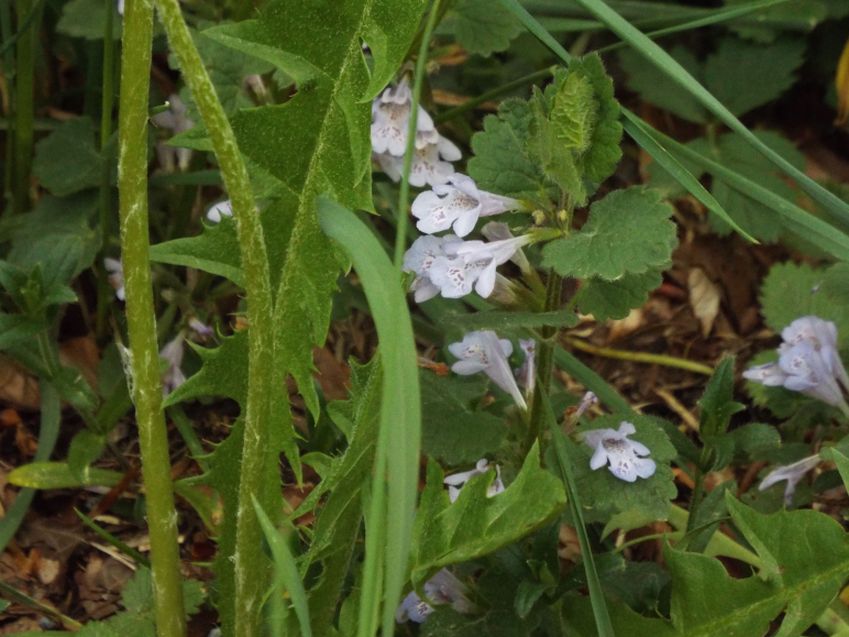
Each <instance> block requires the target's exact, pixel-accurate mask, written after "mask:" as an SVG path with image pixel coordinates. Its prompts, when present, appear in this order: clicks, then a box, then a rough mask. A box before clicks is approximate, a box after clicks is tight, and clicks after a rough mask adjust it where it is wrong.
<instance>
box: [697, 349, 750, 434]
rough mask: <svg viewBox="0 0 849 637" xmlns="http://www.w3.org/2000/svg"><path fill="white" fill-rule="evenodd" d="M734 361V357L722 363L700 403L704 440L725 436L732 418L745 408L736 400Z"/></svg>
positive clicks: (701, 432)
mask: <svg viewBox="0 0 849 637" xmlns="http://www.w3.org/2000/svg"><path fill="white" fill-rule="evenodd" d="M734 361H735V359H734V357H733V356H726V357H725V358H723V359H722V361H720V363H719V365H717V366H716V369H715V370H714V372H713V375H712V376H711V377H710V380H709V381H708V384H707V387H705V393H704V394H702V398H701V400H700V401H699V409H700V413H699V433H700V435H701V436H702V439H703V440H709V439H710V438H712V437H715V436H721V435H722V434H724V433H725V431H726V430H727V429H728V425H729V423H730V422H731V416H733V415H734V414H736V413H737V412H739V411H742V410H743V409H744V408H745V407H744V405H741V404H740V403H738V402H736V401H735V400H734Z"/></svg>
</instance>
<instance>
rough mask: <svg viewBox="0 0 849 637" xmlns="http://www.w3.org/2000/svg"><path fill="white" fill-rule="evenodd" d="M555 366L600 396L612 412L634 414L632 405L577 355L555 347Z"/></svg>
mask: <svg viewBox="0 0 849 637" xmlns="http://www.w3.org/2000/svg"><path fill="white" fill-rule="evenodd" d="M554 364H555V365H557V366H558V367H559V368H560V369H562V370H563V371H565V372H566V373H567V374H569V375H570V376H571V377H572V378H574V379H575V380H577V381H580V382H581V384H583V386H584V387H586V388H587V389H589V390H590V391H591V392H593V393H594V394H595V395H596V396H598V399H599V400H600V401H601V402H602V404H604V405H607V406H608V407H609V408H610V410H611V411H616V412H621V413H623V414H627V413H633V410H632V409H631V405H629V404H628V401H627V400H625V398H623V397H622V394H620V393H619V392H618V391H616V389H615V388H614V387H613V386H612V385H610V384H608V383H607V381H605V380H604V379H603V378H602V377H601V376H599V375H598V374H596V373H595V372H594V371H593V370H591V369H590V368H589V367H587V366H586V365H584V364H583V363H582V362H581V361H579V360H578V359H577V358H575V355H574V354H572V353H571V352H567V351H566V350H565V349H563V348H562V347H555V348H554Z"/></svg>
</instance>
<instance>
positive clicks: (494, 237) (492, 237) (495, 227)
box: [481, 221, 531, 272]
mask: <svg viewBox="0 0 849 637" xmlns="http://www.w3.org/2000/svg"><path fill="white" fill-rule="evenodd" d="M481 234H482V235H483V236H484V237H486V239H487V240H488V241H504V240H506V239H512V238H513V236H514V235H513V233H512V232H510V226H508V225H507V224H506V223H501V222H500V221H490V222H489V223H487V224H486V225H485V226H484V227H483V228H481ZM510 260H511V261H512V262H513V263H515V264H516V265H517V266H519V269H520V270H521V271H522V272H528V271H530V270H531V264H530V262H529V261H528V258H527V257H526V256H525V253H524V252H522V251H521V250H516V252H514V253H513V256H512V257H510Z"/></svg>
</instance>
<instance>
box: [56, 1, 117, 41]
mask: <svg viewBox="0 0 849 637" xmlns="http://www.w3.org/2000/svg"><path fill="white" fill-rule="evenodd" d="M107 6H108V7H109V8H110V9H111V10H112V12H113V15H112V39H113V40H119V39H121V24H122V21H121V16H120V15H118V5H117V3H115V2H110V3H105V4H104V3H103V2H102V0H70V2H67V3H65V5H64V6H63V7H62V15H61V17H60V18H59V22H58V23H57V24H56V30H57V31H58V32H59V33H64V34H65V35H70V36H71V37H74V38H85V39H86V40H102V39H103V33H104V31H106V11H107Z"/></svg>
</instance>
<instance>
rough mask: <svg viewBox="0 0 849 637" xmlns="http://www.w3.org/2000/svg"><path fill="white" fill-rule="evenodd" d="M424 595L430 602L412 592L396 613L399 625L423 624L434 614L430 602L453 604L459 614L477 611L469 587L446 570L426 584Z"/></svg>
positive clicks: (438, 573)
mask: <svg viewBox="0 0 849 637" xmlns="http://www.w3.org/2000/svg"><path fill="white" fill-rule="evenodd" d="M424 593H425V597H426V598H427V600H428V601H425V600H423V599H422V598H421V597H419V596H418V594H417V593H416V591H411V592H410V594H409V595H407V596H406V597H405V598H404V601H403V602H401V605H400V606H399V607H398V610H396V611H395V621H397V622H398V623H399V624H403V623H404V622H407V621H413V622H416V623H417V624H421V623H422V622H424V621H425V620H426V619H427V617H428V615H430V614H431V613H432V612H433V607H432V606H431V605H430V604H429V603H428V602H432V603H434V604H451V607H452V608H453V609H454V610H456V611H457V612H458V613H470V612H473V611H474V609H475V606H474V604H472V602H470V601H469V598H468V594H469V589H468V587H467V586H466V585H465V584H463V582H461V581H460V580H459V579H457V578H456V577H455V576H454V575H452V574H451V572H450V571H448V570H446V569H444V568H443V569H442V570H440V571H439V572H437V573H436V575H434V576H433V577H431V578H430V579H429V580H428V581H427V582H425V585H424Z"/></svg>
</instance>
